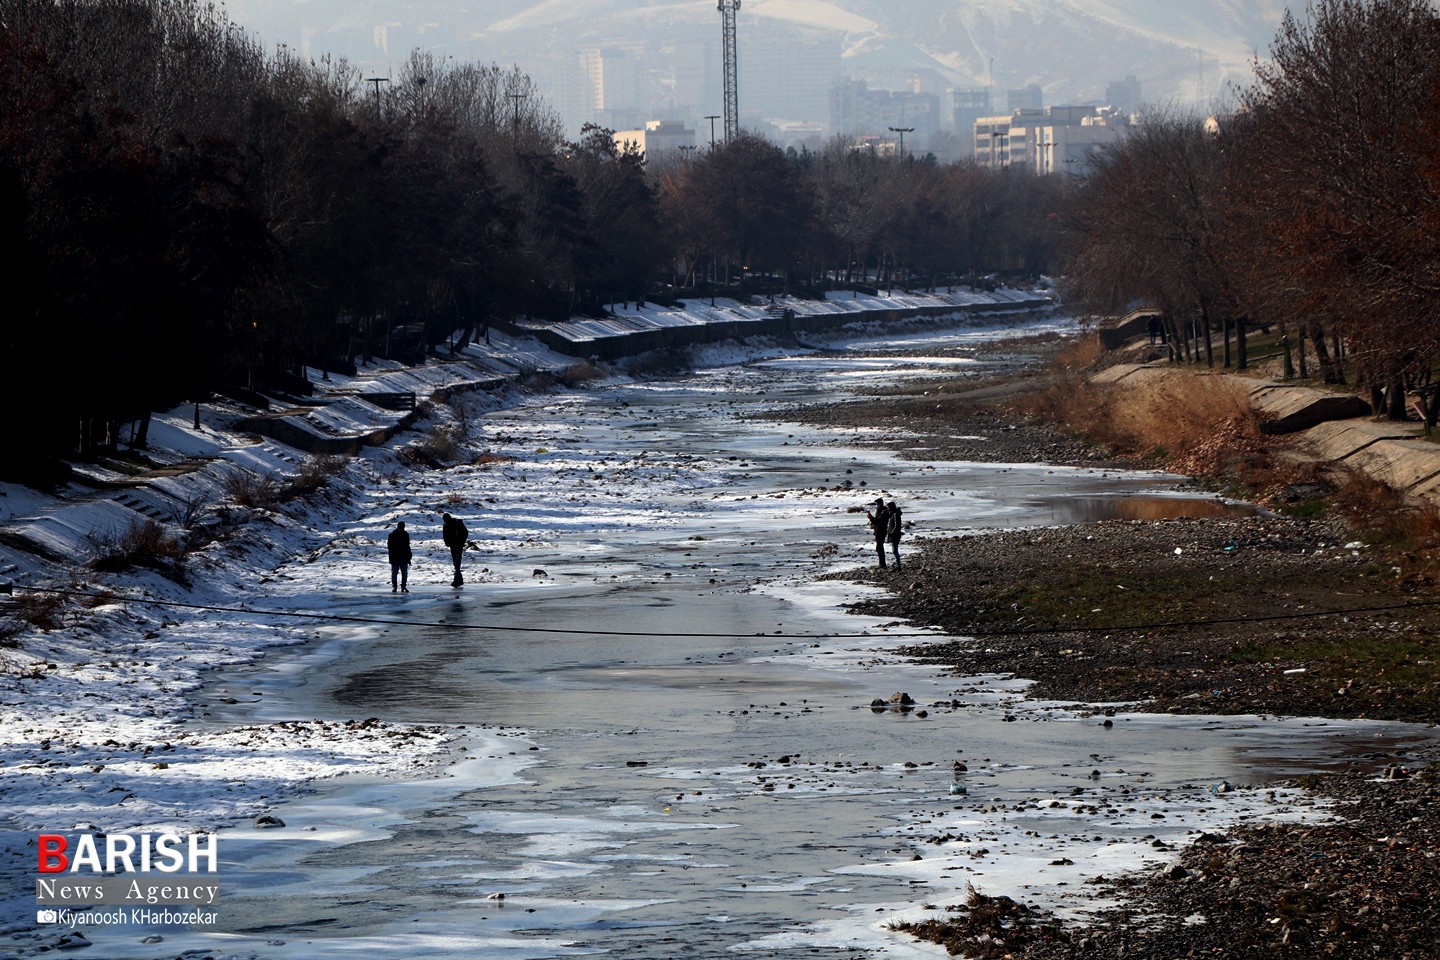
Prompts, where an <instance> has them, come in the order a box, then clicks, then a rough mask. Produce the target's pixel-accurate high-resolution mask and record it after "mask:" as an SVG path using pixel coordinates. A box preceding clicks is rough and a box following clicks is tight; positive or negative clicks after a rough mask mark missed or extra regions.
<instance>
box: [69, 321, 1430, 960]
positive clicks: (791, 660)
mask: <svg viewBox="0 0 1440 960" xmlns="http://www.w3.org/2000/svg"><path fill="white" fill-rule="evenodd" d="M972 335H974V331H973V330H966V331H959V332H956V333H954V334H953V335H951V336H949V337H947V336H945V335H942V334H940V333H937V332H935V331H933V330H932V331H925V332H923V333H916V334H914V335H913V336H911V337H909V338H906V337H900V336H893V335H887V336H884V337H876V338H873V339H872V340H871V341H869V342H864V343H859V342H856V343H851V344H848V345H847V344H836V346H837V347H841V348H844V349H842V350H840V351H838V352H834V353H827V354H826V355H825V356H824V358H823V360H811V359H798V358H778V357H777V355H778V354H782V353H785V352H786V351H782V350H775V351H771V361H772V362H762V363H750V364H744V365H729V366H726V365H718V364H722V363H723V362H724V361H728V360H734V359H736V358H735V357H734V356H731V355H727V354H725V353H724V351H722V350H719V349H715V350H712V351H710V353H709V357H710V359H711V360H712V361H714V362H715V363H716V364H717V365H716V366H712V367H708V368H706V369H703V370H701V371H700V372H698V373H696V374H693V375H690V376H686V377H681V378H676V379H673V380H668V381H649V382H632V381H628V380H615V381H611V382H607V383H603V384H600V385H598V386H595V387H593V388H591V389H589V390H586V391H584V392H581V393H564V394H557V395H542V396H535V397H531V398H529V399H527V400H526V401H525V402H523V403H520V404H518V405H515V406H512V407H510V408H507V409H502V410H495V411H492V412H489V413H486V414H483V415H477V416H475V417H474V418H473V419H472V420H471V421H470V428H471V430H472V434H473V435H474V437H475V438H476V439H475V445H476V447H477V449H480V450H483V451H484V454H485V455H484V456H483V457H480V458H477V462H475V463H472V464H470V465H467V466H462V467H457V468H453V469H449V470H444V471H433V470H432V471H405V470H401V469H399V468H398V467H397V466H396V464H395V462H394V461H393V459H392V458H391V456H390V454H387V453H384V452H377V453H375V454H372V455H371V463H370V466H369V470H370V476H371V482H369V483H367V484H365V485H363V486H362V487H361V488H360V495H361V496H363V497H364V499H363V501H360V502H355V503H353V504H352V505H350V507H349V508H348V512H346V511H344V510H342V511H337V513H336V516H343V517H346V518H347V522H346V523H344V525H343V526H342V527H341V528H340V529H338V530H336V531H334V533H335V535H334V537H333V538H331V539H330V540H329V541H328V542H326V543H325V545H324V546H323V547H321V548H319V549H316V550H314V551H312V552H310V553H307V554H306V555H304V556H302V557H298V558H297V559H296V560H295V561H294V562H290V563H286V564H284V565H283V566H281V567H280V568H279V570H278V571H277V572H276V574H275V576H274V577H273V579H272V580H271V582H269V583H266V584H264V586H263V589H261V590H257V591H255V592H253V593H252V594H251V595H250V597H249V598H248V599H249V602H250V603H252V604H253V605H254V606H257V607H266V608H283V609H294V610H324V611H330V612H334V613H339V614H345V615H348V616H355V617H364V618H370V619H371V620H373V621H383V622H372V623H369V624H367V625H365V626H363V627H361V626H353V627H352V626H345V625H341V624H333V625H329V626H326V627H325V628H324V629H318V630H317V629H312V630H310V631H309V633H308V637H309V639H308V640H307V642H306V643H304V644H303V645H301V646H297V647H295V648H293V649H287V650H286V651H283V652H275V653H272V654H271V655H270V656H268V657H266V658H265V659H264V660H262V661H260V662H259V663H255V664H251V665H249V666H246V665H243V664H237V665H235V666H233V667H232V668H230V669H226V670H222V671H220V672H219V673H218V674H217V675H216V676H215V677H213V678H212V680H211V682H210V683H209V684H208V685H207V686H206V687H205V689H204V691H203V696H204V697H205V700H204V703H205V705H206V710H207V716H208V719H207V720H206V726H207V729H211V730H215V731H232V730H233V729H235V728H236V727H243V726H246V725H249V726H256V725H273V724H277V723H282V722H291V721H296V720H301V721H303V722H304V723H306V724H332V725H341V724H344V723H347V722H354V721H355V720H357V719H359V718H369V717H377V718H379V719H380V720H381V721H383V722H384V723H386V724H388V725H391V726H392V727H393V728H394V729H396V730H404V729H410V728H418V729H422V730H429V729H439V730H442V731H445V740H446V746H445V749H447V750H448V751H450V752H451V755H455V756H463V757H465V759H464V760H463V761H461V762H458V763H455V764H453V765H450V766H447V767H445V768H443V769H438V770H437V769H430V770H427V771H425V772H424V773H419V774H411V775H410V776H408V777H402V778H398V779H397V778H394V777H383V776H376V775H373V774H354V775H351V776H346V777H340V778H338V779H335V780H331V781H327V782H326V783H325V784H322V785H320V786H319V788H318V789H317V790H316V791H314V792H312V793H310V794H307V795H303V796H299V797H295V798H294V799H290V800H288V801H287V802H284V803H282V804H280V805H278V806H277V807H275V813H276V814H278V815H279V816H280V817H281V818H282V819H283V820H284V821H285V823H286V826H285V827H284V828H283V829H279V830H258V829H249V828H245V829H231V830H226V831H224V833H223V834H222V850H223V851H224V854H223V864H222V883H223V891H224V893H223V897H222V901H221V904H220V907H219V910H220V916H221V920H220V922H219V923H218V924H217V926H216V927H215V929H214V930H210V931H206V930H201V929H194V930H179V929H171V930H163V931H160V933H161V934H162V935H163V936H164V938H165V939H164V941H163V942H162V943H161V944H159V945H154V944H142V943H141V942H140V941H141V938H142V937H144V936H145V935H146V934H148V933H154V932H155V931H151V930H147V929H139V928H124V927H105V928H97V929H95V930H87V931H86V934H87V936H90V938H91V939H92V940H93V941H94V942H96V943H97V944H99V945H101V949H103V951H104V955H106V956H111V957H117V958H120V957H160V956H174V955H176V954H177V953H179V952H181V951H183V950H186V949H205V950H208V951H214V952H216V953H217V954H221V955H234V956H259V957H277V958H278V957H285V958H289V957H295V958H300V957H304V958H323V957H330V956H337V957H338V956H342V955H344V956H353V955H363V956H366V957H379V958H385V957H395V958H401V957H404V958H410V957H414V956H417V955H424V956H427V957H497V958H500V957H506V958H508V957H516V958H531V957H534V958H540V957H557V956H569V955H581V954H584V955H595V954H611V955H615V956H624V957H627V958H630V957H655V958H669V957H674V956H676V955H679V954H681V953H683V954H684V955H686V956H692V957H719V956H731V955H733V954H735V953H737V952H739V953H751V954H755V955H759V956H765V957H767V958H768V957H776V958H786V957H790V956H795V957H799V956H808V955H811V953H812V951H813V950H814V949H816V948H844V949H847V950H853V951H856V952H857V954H858V955H864V956H876V957H879V956H885V957H910V956H917V957H918V956H926V957H931V956H936V955H938V951H937V950H936V949H934V948H931V947H927V946H924V945H919V944H915V943H912V942H911V941H909V940H908V939H907V938H905V937H903V936H901V935H898V934H896V933H895V932H893V931H892V930H891V929H890V924H892V923H893V922H894V921H896V920H903V919H927V918H931V917H934V916H936V915H937V914H936V910H937V909H940V908H943V907H945V906H946V905H949V904H953V903H958V902H961V901H963V900H964V899H965V897H966V895H967V893H968V890H969V888H970V887H971V886H972V885H973V886H974V887H975V888H977V889H979V890H981V891H982V892H984V893H987V894H991V895H1000V894H1006V895H1010V896H1013V897H1016V898H1017V899H1020V900H1022V901H1026V902H1034V903H1036V904H1038V905H1041V906H1045V907H1048V908H1051V909H1054V910H1057V911H1059V912H1061V913H1062V914H1064V915H1067V916H1074V917H1079V916H1082V915H1083V914H1084V913H1085V912H1086V911H1088V910H1093V909H1096V908H1097V907H1098V906H1101V905H1102V904H1101V903H1100V902H1099V901H1098V900H1097V899H1095V895H1094V893H1093V890H1094V889H1095V888H1094V887H1093V886H1087V885H1086V883H1085V881H1086V880H1088V879H1090V878H1093V877H1096V876H1100V875H1104V876H1110V877H1113V876H1115V875H1116V874H1118V873H1121V872H1123V871H1127V870H1133V869H1136V868H1138V867H1140V866H1142V865H1145V864H1147V863H1157V862H1164V861H1165V860H1166V859H1168V858H1170V857H1173V856H1174V855H1175V851H1176V849H1177V847H1178V846H1179V845H1180V844H1182V843H1184V842H1185V841H1186V840H1187V838H1190V837H1193V836H1194V835H1196V834H1197V833H1199V832H1216V833H1218V832H1223V831H1225V830H1226V829H1229V828H1230V827H1232V826H1233V825H1235V824H1237V823H1241V822H1245V821H1247V820H1251V819H1256V818H1280V817H1294V818H1319V817H1324V816H1326V815H1327V814H1326V811H1325V810H1324V809H1323V808H1320V807H1317V806H1315V805H1314V804H1312V803H1311V802H1310V801H1308V800H1307V799H1305V798H1304V797H1302V796H1299V795H1296V794H1294V793H1292V792H1290V791H1287V790H1282V789H1277V788H1275V787H1273V786H1272V784H1273V782H1274V781H1275V780H1277V779H1278V778H1280V777H1283V776H1288V775H1290V774H1293V773H1295V772H1299V771H1302V770H1308V769H1317V768H1323V767H1326V766H1330V765H1337V764H1341V763H1344V762H1346V760H1347V758H1348V757H1350V756H1352V755H1354V754H1356V753H1361V752H1365V751H1368V750H1372V749H1377V747H1376V745H1377V744H1380V745H1383V747H1384V748H1385V749H1389V748H1392V747H1393V746H1395V745H1396V744H1403V743H1405V742H1407V741H1414V740H1417V739H1419V738H1422V737H1426V736H1429V735H1430V734H1429V733H1427V732H1424V731H1416V730H1412V729H1409V728H1406V727H1403V726H1401V725H1396V724H1376V723H1339V722H1328V721H1317V720H1303V719H1277V718H1269V717H1240V718H1225V719H1216V718H1196V717H1185V718H1171V717H1157V716H1149V715H1142V714H1131V713H1127V712H1125V711H1123V710H1121V711H1118V712H1117V713H1116V715H1115V716H1113V717H1112V718H1104V717H1102V715H1101V713H1100V712H1098V710H1099V708H1098V707H1088V708H1087V707H1077V706H1075V705H1067V704H1056V703H1043V702H1034V701H1029V700H1026V699H1025V688H1026V684H1025V682H1024V680H1023V679H1017V678H1013V677H1005V676H977V677H958V676H954V675H950V674H942V673H939V672H937V671H936V670H935V669H934V668H930V667H925V666H922V665H916V664H914V663H910V662H908V661H903V660H901V659H900V658H898V657H897V656H896V655H895V654H894V653H893V650H894V648H895V647H896V646H898V645H899V644H900V643H902V642H912V641H914V640H915V639H916V636H917V635H929V636H933V635H934V634H933V633H930V632H929V631H923V630H916V629H915V628H913V627H912V626H910V625H908V624H904V623H896V622H893V621H880V620H877V619H874V618H864V617H859V616H855V615H852V614H850V613H849V612H847V610H846V605H847V604H848V603H850V602H852V601H853V600H855V599H857V598H858V597H860V596H862V595H864V593H865V590H866V588H863V587H857V586H855V585H852V584H848V583H845V582H843V581H830V580H818V579H817V577H818V576H819V575H820V574H823V573H825V572H828V571H831V570H834V569H838V568H844V567H850V566H854V565H857V564H863V563H869V562H873V544H872V543H871V542H870V540H869V537H868V533H867V531H866V529H865V524H864V514H863V513H861V512H858V510H857V508H859V507H862V506H863V505H864V504H866V503H867V502H869V501H871V500H873V499H874V498H875V497H876V496H879V495H881V494H883V495H885V496H886V497H887V498H889V497H894V498H895V499H897V500H899V501H900V502H901V503H903V504H904V505H905V507H906V516H907V518H908V519H911V520H913V521H914V522H915V527H914V529H913V531H912V532H911V534H912V535H911V537H910V538H907V540H906V542H905V544H904V545H902V550H905V549H909V546H910V544H912V543H913V539H914V537H921V536H941V535H948V534H954V533H959V532H967V531H973V530H976V529H982V528H986V527H994V526H1014V525H1043V524H1045V523H1050V522H1057V521H1055V520H1054V517H1055V516H1056V513H1055V510H1056V505H1057V504H1062V503H1065V502H1068V501H1073V500H1075V499H1076V498H1087V497H1088V498H1094V499H1099V500H1112V499H1125V498H1132V499H1134V498H1150V497H1169V498H1176V497H1179V496H1180V494H1178V493H1177V491H1176V490H1175V482H1176V479H1177V478H1173V477H1167V476H1164V475H1160V474H1152V473H1143V474H1142V473H1135V474H1116V473H1114V472H1113V471H1112V472H1104V471H1096V470H1086V469H1074V468H1058V467H1053V466H1045V465H1015V464H1012V465H993V464H986V465H980V464H968V463H935V464H928V463H924V462H920V461H912V460H901V459H899V458H897V457H896V456H894V455H893V454H892V453H890V452H888V451H885V450H882V449H877V448H876V447H873V446H870V445H867V444H866V443H865V442H864V440H865V439H866V437H867V434H864V433H859V432H855V431H844V430H816V429H812V428H800V427H797V426H795V425H793V424H785V423H780V422H771V421H758V420H754V419H751V418H750V416H749V415H750V414H752V413H756V412H760V411H765V410H770V409H773V408H774V407H776V406H777V405H781V404H786V403H792V402H817V401H822V400H827V399H834V398H836V397H839V396H841V395H843V393H844V392H845V391H847V390H849V389H850V388H851V385H852V382H853V379H854V377H855V376H857V375H863V376H864V377H866V378H875V377H892V378H903V377H907V376H930V375H934V374H935V373H936V372H938V371H942V370H950V369H953V367H954V365H955V364H956V363H957V362H969V361H966V360H965V358H963V357H961V358H958V359H957V357H956V356H955V355H954V354H953V353H946V352H944V349H943V348H954V347H955V346H956V345H957V344H962V343H963V341H964V339H965V338H966V337H969V336H972ZM991 335H993V331H992V332H991ZM1017 349H1020V348H1019V347H1017ZM894 350H904V351H905V352H906V355H905V356H904V357H903V358H901V359H899V360H897V359H894V358H892V357H887V356H885V355H884V354H885V353H886V352H887V351H894ZM791 352H793V351H791ZM441 512H450V513H453V514H455V515H457V516H460V517H462V518H463V519H464V520H465V521H466V523H467V524H468V525H469V528H470V530H471V533H472V537H473V538H474V540H475V543H476V545H477V549H476V550H474V551H472V552H470V553H469V554H467V561H466V562H467V572H466V585H465V586H464V587H463V588H462V589H459V590H455V589H452V588H451V587H450V586H449V580H450V571H449V558H448V554H447V553H446V552H445V551H444V550H443V548H442V547H441V546H440V544H439V542H438V540H439V515H440V513H441ZM400 519H403V520H405V521H406V524H407V527H409V529H410V531H411V534H412V537H413V539H414V543H415V549H416V561H415V564H414V566H413V567H412V570H411V587H410V589H411V592H410V593H409V594H402V595H394V594H391V593H390V591H389V589H388V574H389V571H388V567H387V565H386V564H385V563H384V559H383V554H384V546H383V544H384V538H385V535H386V533H387V532H388V530H389V529H390V528H391V526H392V525H393V523H394V522H395V521H396V520H400ZM901 691H903V692H905V693H908V694H910V695H911V696H912V697H913V698H914V700H915V701H916V703H915V706H914V708H913V709H908V710H904V709H891V708H889V707H888V706H885V707H881V708H873V707H872V706H871V703H872V700H874V699H876V698H880V699H887V698H889V697H890V695H891V694H893V693H896V692H901ZM187 695H191V696H193V695H195V694H194V693H193V691H192V692H190V693H188V694H187ZM1103 719H1111V721H1112V723H1111V726H1109V727H1106V726H1105V725H1104V724H1103ZM329 729H332V730H333V731H334V732H335V735H336V736H337V737H340V738H343V737H344V736H345V734H346V731H345V730H344V729H342V728H341V727H339V726H335V727H332V728H329ZM216 735H219V734H218V733H217V734H216ZM227 735H228V734H227ZM957 761H959V762H961V763H963V764H964V765H965V770H964V772H963V773H961V774H958V775H957V774H956V773H955V772H954V770H955V767H954V764H955V763H956V762H957ZM247 775H250V774H247ZM1222 784H1224V785H1226V787H1225V788H1224V789H1222V788H1221V785H1222ZM87 802H88V801H87ZM80 806H81V807H83V806H84V803H81V804H80ZM80 812H81V811H80V810H79V809H77V811H76V814H77V815H79V813H80ZM64 826H65V827H68V826H69V824H68V823H66V824H64Z"/></svg>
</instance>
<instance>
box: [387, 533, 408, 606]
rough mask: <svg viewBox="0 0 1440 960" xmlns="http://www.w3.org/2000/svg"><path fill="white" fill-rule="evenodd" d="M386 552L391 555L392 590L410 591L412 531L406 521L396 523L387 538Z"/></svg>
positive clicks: (392, 591)
mask: <svg viewBox="0 0 1440 960" xmlns="http://www.w3.org/2000/svg"><path fill="white" fill-rule="evenodd" d="M385 552H386V553H387V554H389V556H390V592H391V593H394V592H395V591H396V590H397V589H398V590H399V591H400V592H401V593H409V592H410V557H411V554H410V533H409V531H408V530H406V529H405V521H404V520H401V521H400V522H399V523H397V524H395V529H394V530H391V531H390V536H388V537H386V538H385Z"/></svg>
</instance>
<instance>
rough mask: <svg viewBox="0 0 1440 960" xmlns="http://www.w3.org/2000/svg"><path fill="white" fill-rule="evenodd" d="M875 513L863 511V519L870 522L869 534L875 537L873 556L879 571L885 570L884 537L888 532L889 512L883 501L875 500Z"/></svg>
mask: <svg viewBox="0 0 1440 960" xmlns="http://www.w3.org/2000/svg"><path fill="white" fill-rule="evenodd" d="M874 506H875V512H874V513H871V512H870V511H869V510H866V511H865V518H866V519H867V520H869V521H870V532H871V533H873V534H874V535H875V555H876V557H877V558H878V559H879V560H880V569H881V570H884V569H885V536H886V534H888V533H889V531H890V518H889V511H888V509H887V508H886V506H885V501H884V500H882V499H880V498H878V497H877V498H876V499H875V504H874Z"/></svg>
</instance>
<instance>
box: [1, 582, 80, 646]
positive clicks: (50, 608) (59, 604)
mask: <svg viewBox="0 0 1440 960" xmlns="http://www.w3.org/2000/svg"><path fill="white" fill-rule="evenodd" d="M4 611H5V612H4V616H3V617H0V647H9V648H11V649H14V648H15V647H18V646H19V645H20V644H19V643H18V642H17V639H16V638H18V637H19V636H20V634H22V633H24V632H25V631H26V630H28V629H31V628H34V629H36V630H47V631H48V630H58V629H60V628H61V627H63V626H64V625H65V598H64V597H62V596H60V595H59V594H57V593H31V592H30V591H28V590H26V591H24V592H21V593H18V594H16V596H15V598H14V600H13V601H12V602H10V603H7V604H6V605H5V608H4Z"/></svg>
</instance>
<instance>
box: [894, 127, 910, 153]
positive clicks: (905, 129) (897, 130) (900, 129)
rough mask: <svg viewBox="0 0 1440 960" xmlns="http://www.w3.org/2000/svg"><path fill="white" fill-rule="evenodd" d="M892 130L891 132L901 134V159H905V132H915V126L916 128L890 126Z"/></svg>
mask: <svg viewBox="0 0 1440 960" xmlns="http://www.w3.org/2000/svg"><path fill="white" fill-rule="evenodd" d="M890 132H891V133H898V134H900V159H901V160H904V159H905V134H907V133H914V132H915V128H914V127H891V128H890Z"/></svg>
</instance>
